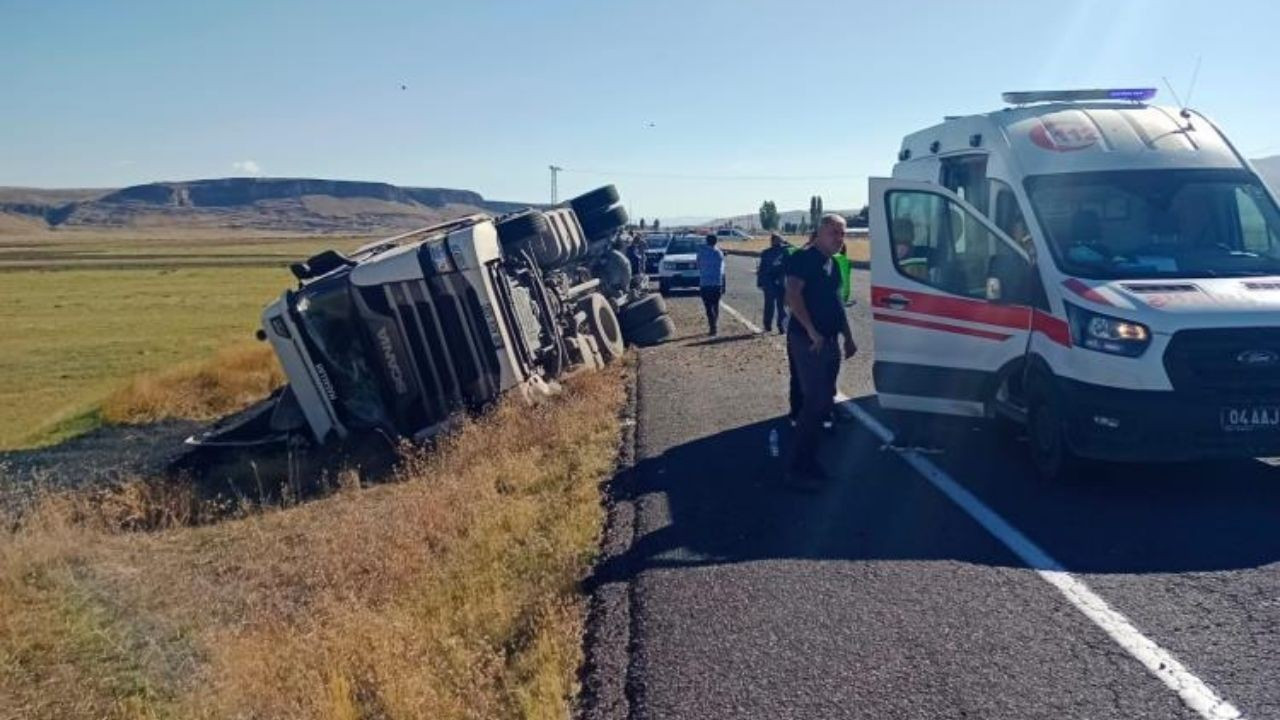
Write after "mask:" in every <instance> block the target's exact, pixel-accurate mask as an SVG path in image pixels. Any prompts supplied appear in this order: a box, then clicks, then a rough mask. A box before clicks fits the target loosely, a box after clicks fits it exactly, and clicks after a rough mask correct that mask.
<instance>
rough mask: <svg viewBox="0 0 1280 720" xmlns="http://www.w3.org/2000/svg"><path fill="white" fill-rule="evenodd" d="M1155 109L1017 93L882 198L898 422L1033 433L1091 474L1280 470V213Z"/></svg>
mask: <svg viewBox="0 0 1280 720" xmlns="http://www.w3.org/2000/svg"><path fill="white" fill-rule="evenodd" d="M1154 94H1155V91H1154V90H1149V89H1118V90H1089V91H1055V92H1044V93H1007V94H1006V95H1005V100H1006V102H1008V103H1009V105H1010V107H1006V108H1004V109H1001V110H997V111H995V112H991V113H986V114H982V115H974V116H968V117H954V118H947V119H946V120H945V121H944V122H943V123H941V124H939V125H936V126H933V127H930V128H928V129H925V130H922V131H920V132H917V133H913V134H911V135H909V136H907V137H906V138H905V139H904V141H903V143H902V146H901V148H900V150H899V153H898V162H897V164H896V165H895V166H894V168H893V174H892V177H888V178H872V179H871V180H870V193H869V198H870V226H871V244H872V286H873V287H872V293H871V294H872V311H873V313H872V317H873V327H874V332H875V341H876V359H875V365H874V377H875V384H876V390H877V393H878V394H879V399H880V404H881V406H882V407H884V408H886V409H888V410H891V411H897V412H902V413H908V414H911V413H931V414H943V415H957V416H968V417H1005V418H1008V419H1011V420H1014V421H1015V422H1020V423H1025V424H1026V425H1027V434H1028V436H1029V439H1030V445H1031V450H1032V454H1033V458H1034V459H1035V461H1036V464H1037V466H1038V467H1039V468H1040V470H1041V472H1042V473H1044V474H1046V475H1050V476H1054V475H1059V474H1063V473H1064V472H1067V471H1069V470H1070V468H1071V467H1072V466H1073V465H1074V464H1075V463H1076V461H1077V460H1079V459H1081V458H1093V459H1103V460H1119V461H1125V460H1127V461H1149V460H1191V459H1199V458H1210V457H1254V456H1268V455H1277V454H1280V312H1278V311H1280V210H1278V209H1277V203H1276V198H1275V197H1274V195H1273V194H1272V192H1271V191H1270V190H1269V189H1268V188H1267V187H1266V185H1265V184H1264V183H1263V182H1262V181H1261V180H1260V179H1259V177H1258V175H1257V174H1256V173H1255V172H1254V170H1253V169H1252V167H1251V166H1250V165H1249V163H1248V162H1247V161H1246V160H1245V159H1244V158H1243V157H1242V156H1241V155H1240V153H1238V152H1237V151H1236V149H1235V148H1234V147H1233V146H1232V144H1231V142H1230V141H1229V140H1228V139H1227V137H1226V136H1225V135H1224V134H1223V133H1222V132H1221V131H1220V130H1219V129H1218V127H1217V126H1216V125H1215V124H1214V123H1213V122H1212V121H1210V120H1209V119H1208V118H1207V117H1205V116H1203V115H1201V114H1200V113H1198V112H1195V111H1192V110H1186V109H1174V108H1164V107H1159V106H1155V105H1151V104H1149V101H1150V100H1151V99H1152V98H1153V97H1154Z"/></svg>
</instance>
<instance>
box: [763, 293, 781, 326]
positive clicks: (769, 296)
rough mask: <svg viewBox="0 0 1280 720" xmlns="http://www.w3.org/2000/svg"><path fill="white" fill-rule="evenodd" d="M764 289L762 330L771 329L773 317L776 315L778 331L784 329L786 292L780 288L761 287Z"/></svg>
mask: <svg viewBox="0 0 1280 720" xmlns="http://www.w3.org/2000/svg"><path fill="white" fill-rule="evenodd" d="M762 290H763V291H764V331H765V332H769V331H770V330H772V329H773V317H774V315H775V314H776V315H777V316H778V332H782V331H783V330H784V329H786V323H787V303H786V297H785V296H786V293H785V292H784V291H783V290H782V289H781V288H762Z"/></svg>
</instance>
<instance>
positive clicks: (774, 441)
mask: <svg viewBox="0 0 1280 720" xmlns="http://www.w3.org/2000/svg"><path fill="white" fill-rule="evenodd" d="M778 454H779V453H778V428H773V429H772V430H770V431H769V457H774V458H776V457H778Z"/></svg>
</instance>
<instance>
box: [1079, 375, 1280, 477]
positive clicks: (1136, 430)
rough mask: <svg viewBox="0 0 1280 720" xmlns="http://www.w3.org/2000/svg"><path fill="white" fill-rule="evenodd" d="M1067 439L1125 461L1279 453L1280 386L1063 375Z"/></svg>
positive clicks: (1095, 454)
mask: <svg viewBox="0 0 1280 720" xmlns="http://www.w3.org/2000/svg"><path fill="white" fill-rule="evenodd" d="M1059 383H1060V387H1059V391H1060V392H1059V393H1058V397H1059V398H1061V400H1062V403H1063V413H1064V415H1065V420H1066V434H1067V440H1068V442H1069V443H1070V444H1071V447H1072V449H1073V450H1075V452H1076V453H1077V454H1078V455H1081V456H1083V457H1088V458H1094V459H1098V460H1108V461H1118V462H1163V461H1168V462H1182V461H1189V460H1204V459H1217V458H1250V457H1276V456H1280V394H1270V395H1255V396H1251V397H1248V396H1239V395H1235V396H1231V395H1219V394H1216V393H1203V394H1198V393H1188V392H1178V391H1172V390H1171V391H1148V390H1123V389H1118V388H1113V387H1106V386H1102V385H1093V384H1090V383H1083V382H1078V381H1073V380H1065V379H1059Z"/></svg>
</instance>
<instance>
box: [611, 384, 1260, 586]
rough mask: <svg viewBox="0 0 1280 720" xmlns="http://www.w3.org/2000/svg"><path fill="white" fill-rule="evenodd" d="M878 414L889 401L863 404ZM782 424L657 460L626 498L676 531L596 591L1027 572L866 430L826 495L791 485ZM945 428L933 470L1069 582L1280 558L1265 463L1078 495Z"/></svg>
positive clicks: (834, 464)
mask: <svg viewBox="0 0 1280 720" xmlns="http://www.w3.org/2000/svg"><path fill="white" fill-rule="evenodd" d="M858 402H859V404H861V405H862V406H863V407H865V408H867V409H869V410H872V411H873V412H874V411H875V410H876V408H875V400H874V398H870V397H868V398H861V399H859V400H858ZM774 430H776V431H778V432H779V434H780V444H781V445H782V447H783V448H784V452H785V447H786V440H787V434H788V432H789V430H788V428H787V425H786V423H785V422H784V421H783V419H781V418H778V419H776V420H769V421H764V422H758V423H754V424H750V425H745V426H742V427H738V428H734V429H731V430H727V431H724V432H721V433H718V434H715V435H711V436H708V437H705V438H700V439H697V440H693V441H690V442H688V443H685V444H682V445H679V446H677V447H674V448H671V449H670V450H668V451H667V452H665V453H663V454H662V455H661V456H659V457H655V458H651V459H647V460H644V461H642V462H640V463H639V464H637V465H636V466H635V467H634V468H632V470H631V472H630V473H629V475H628V477H626V478H624V479H622V481H621V482H620V483H619V484H618V486H617V487H618V491H619V492H621V493H622V494H624V495H627V496H629V497H630V499H632V500H634V501H636V502H637V504H638V506H640V507H643V506H644V504H645V503H654V502H658V501H659V499H661V501H662V502H665V504H666V506H667V509H668V513H669V517H670V523H669V524H666V525H665V526H664V527H661V528H660V529H657V530H654V531H652V532H650V533H648V534H646V535H643V536H642V537H639V538H637V540H636V542H635V543H633V545H632V547H631V548H630V550H629V552H628V553H626V554H625V555H623V556H621V557H618V558H615V559H614V560H612V561H609V562H606V563H603V564H602V565H600V566H599V567H598V569H597V572H596V576H595V577H594V578H592V581H593V582H611V581H614V580H625V579H627V578H629V577H632V576H634V575H636V574H638V573H641V572H644V571H646V570H651V569H658V568H679V567H690V566H703V565H715V564H725V563H738V562H751V561H760V560H769V559H817V560H828V559H829V560H926V561H927V560H952V561H960V562H965V563H975V564H987V565H1004V566H1014V567H1022V566H1023V563H1022V562H1021V561H1020V560H1018V559H1016V558H1015V557H1014V556H1013V555H1012V554H1011V553H1010V552H1009V551H1007V550H1006V549H1005V548H1004V547H1003V546H1002V545H1000V544H999V543H998V542H996V541H995V540H994V539H993V538H991V537H990V536H989V535H987V533H986V532H985V531H983V530H982V529H981V528H980V527H979V526H978V525H977V523H975V522H974V521H973V520H971V519H970V518H969V517H968V516H967V515H965V514H964V513H963V512H962V511H960V510H959V509H958V508H957V507H955V506H954V505H953V504H951V503H950V501H948V500H947V499H946V498H945V497H943V496H942V495H941V494H940V493H939V492H938V491H936V490H935V489H934V488H933V487H932V486H931V485H930V484H929V483H928V482H927V481H925V480H924V479H923V478H921V477H920V476H919V475H916V474H915V473H914V472H913V471H912V470H910V469H909V468H908V467H907V466H906V464H905V463H904V462H903V461H902V460H901V459H900V458H899V457H898V456H897V455H896V454H895V453H893V452H890V451H884V450H882V449H881V444H880V442H879V441H878V440H877V439H876V438H875V437H874V436H872V434H871V433H869V432H868V431H867V430H866V429H865V428H863V427H862V426H860V425H857V424H853V425H848V426H844V427H841V428H839V429H838V430H837V431H836V432H837V435H836V436H835V437H833V441H832V442H830V443H828V450H829V451H830V453H829V457H827V458H826V460H827V465H828V467H829V468H830V469H832V470H837V469H838V473H837V474H838V475H839V479H838V480H837V481H835V482H834V483H832V484H831V485H830V486H829V487H827V488H826V489H825V490H824V491H822V492H821V493H819V494H816V495H801V494H795V493H793V492H790V491H788V490H786V489H784V488H783V487H781V486H780V484H779V482H778V479H779V478H780V477H781V474H782V461H781V459H778V458H773V457H771V456H770V454H769V452H768V446H769V442H768V438H769V434H770V432H771V431H774ZM935 430H937V431H938V433H939V434H940V435H941V436H942V437H943V439H944V440H945V445H946V451H945V452H944V453H943V454H940V455H936V456H931V457H930V459H931V460H932V461H933V462H935V463H936V464H937V465H939V466H940V467H942V468H943V469H944V470H946V471H947V472H948V473H949V474H951V475H952V477H954V478H955V479H956V480H958V481H959V482H961V484H963V485H965V486H966V487H967V488H969V489H970V490H971V491H972V492H974V493H975V494H976V495H977V496H978V497H979V498H980V499H981V500H982V501H983V502H985V503H987V504H988V505H989V506H990V507H991V508H992V509H994V510H995V511H996V512H998V513H999V514H1001V515H1002V516H1003V517H1004V518H1005V519H1006V520H1008V521H1009V522H1010V523H1012V524H1013V525H1014V526H1015V527H1017V528H1018V529H1019V530H1021V531H1022V532H1023V533H1024V534H1025V535H1027V536H1028V537H1029V538H1030V539H1031V540H1033V541H1034V542H1036V543H1037V544H1039V545H1040V546H1041V548H1043V549H1044V550H1045V551H1047V552H1048V553H1049V554H1050V555H1051V556H1053V557H1054V558H1056V559H1057V560H1058V561H1059V562H1061V563H1063V564H1064V565H1065V566H1066V567H1067V568H1068V569H1069V570H1072V571H1075V572H1086V573H1157V572H1161V573H1163V572H1183V571H1210V570H1226V569H1235V568H1247V567H1256V566H1260V565H1265V564H1269V563H1273V562H1276V561H1278V560H1280V482H1278V480H1280V470H1277V469H1274V468H1271V467H1269V466H1268V465H1266V464H1264V463H1262V462H1258V461H1240V462H1221V463H1213V464H1201V465H1186V466H1136V465H1135V466H1114V467H1109V468H1104V469H1102V470H1101V471H1099V472H1098V473H1097V474H1093V475H1090V476H1089V477H1085V478H1081V479H1078V480H1075V481H1071V482H1064V483H1050V482H1046V481H1043V480H1041V479H1039V478H1038V477H1037V476H1036V474H1035V472H1034V470H1033V469H1032V467H1031V465H1030V462H1029V460H1028V459H1027V457H1026V452H1025V448H1024V447H1023V443H1022V441H1021V440H1020V439H1018V438H1016V437H1011V436H1009V435H1005V434H1002V433H1000V432H998V431H996V430H994V429H992V428H976V427H975V426H973V425H971V424H963V423H961V424H951V425H946V424H944V425H942V426H939V427H937V428H935Z"/></svg>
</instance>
